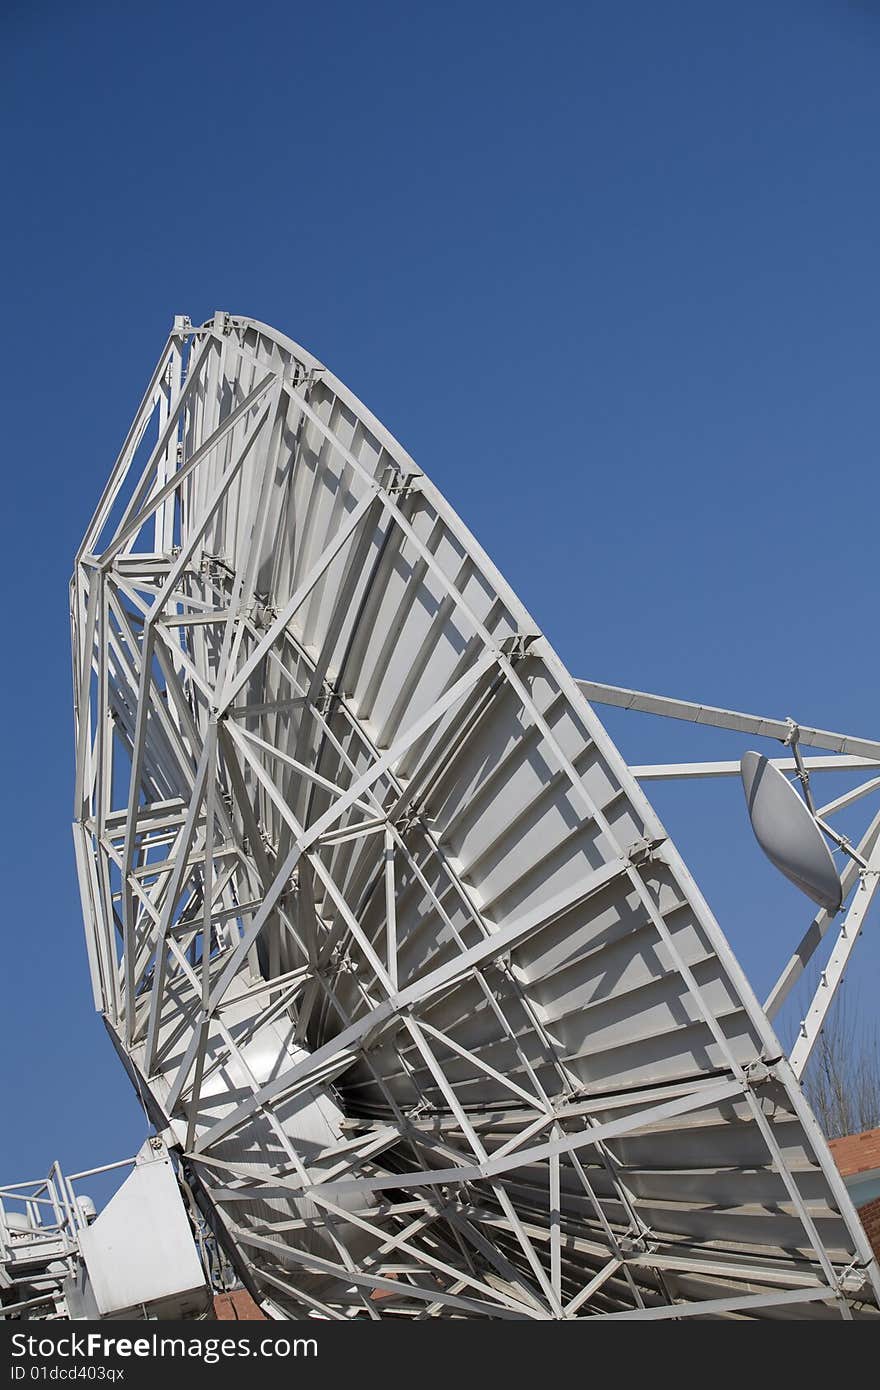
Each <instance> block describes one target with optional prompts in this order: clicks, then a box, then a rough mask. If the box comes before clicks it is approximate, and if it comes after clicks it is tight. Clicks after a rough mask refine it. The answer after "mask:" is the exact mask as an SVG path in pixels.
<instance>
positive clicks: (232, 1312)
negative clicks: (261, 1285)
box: [214, 1289, 266, 1322]
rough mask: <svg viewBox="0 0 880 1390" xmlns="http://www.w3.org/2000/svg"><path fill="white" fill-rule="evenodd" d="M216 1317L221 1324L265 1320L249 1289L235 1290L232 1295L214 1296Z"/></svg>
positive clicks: (221, 1294)
mask: <svg viewBox="0 0 880 1390" xmlns="http://www.w3.org/2000/svg"><path fill="white" fill-rule="evenodd" d="M214 1317H215V1318H218V1319H219V1320H220V1321H221V1322H257V1321H259V1320H265V1318H266V1314H265V1313H263V1312H261V1311H260V1309H259V1308H258V1307H257V1305H256V1303H255V1302H254V1300H253V1299H252V1298H251V1296H250V1294H249V1293H248V1291H247V1289H233V1291H232V1293H218V1294H215V1295H214Z"/></svg>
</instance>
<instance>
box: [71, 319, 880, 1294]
mask: <svg viewBox="0 0 880 1390" xmlns="http://www.w3.org/2000/svg"><path fill="white" fill-rule="evenodd" d="M456 447H463V444H462V442H461V441H459V442H458V443H457V445H456ZM72 620H73V634H74V671H75V705H76V729H77V781H76V812H75V815H76V825H75V838H76V847H77V863H78V871H79V879H80V885H81V894H82V903H83V911H84V916H85V923H86V938H87V943H88V951H89V961H90V966H91V974H92V980H93V985H94V995H95V1002H96V1005H97V1007H98V1009H99V1010H100V1011H101V1012H102V1013H103V1015H104V1017H105V1019H106V1023H107V1027H108V1030H109V1032H110V1034H111V1036H112V1038H113V1040H114V1042H115V1044H116V1046H117V1049H118V1051H119V1054H120V1056H121V1058H122V1060H123V1062H124V1064H125V1066H126V1068H127V1070H128V1072H129V1075H130V1077H131V1079H132V1081H133V1083H134V1084H135V1085H136V1086H137V1088H138V1090H139V1092H140V1093H141V1095H142V1096H143V1097H144V1099H145V1102H146V1104H147V1105H148V1107H149V1110H150V1114H151V1118H152V1119H153V1121H154V1122H155V1124H156V1125H157V1126H158V1127H159V1128H160V1129H161V1130H163V1131H168V1132H169V1133H168V1135H167V1137H168V1138H169V1140H170V1141H171V1142H172V1143H173V1144H174V1145H175V1146H176V1148H177V1150H178V1153H179V1156H180V1157H179V1162H180V1164H181V1165H182V1167H183V1169H184V1170H185V1172H186V1173H187V1175H188V1178H189V1181H190V1182H191V1184H192V1186H193V1188H194V1190H195V1191H196V1192H197V1194H198V1199H199V1201H200V1203H201V1204H202V1207H203V1209H204V1211H205V1212H206V1213H207V1214H208V1216H209V1217H210V1219H211V1220H212V1221H213V1222H214V1223H215V1225H216V1227H217V1229H218V1231H219V1232H220V1234H221V1235H222V1237H223V1239H224V1241H225V1243H226V1245H227V1247H228V1249H229V1250H230V1252H231V1254H232V1256H233V1258H234V1259H235V1260H236V1263H237V1266H238V1268H239V1270H240V1271H241V1273H242V1276H243V1278H244V1279H245V1280H246V1282H248V1284H249V1286H250V1287H251V1289H252V1290H253V1291H254V1292H255V1293H256V1294H257V1295H258V1296H259V1297H260V1298H262V1299H263V1300H264V1301H265V1302H267V1304H268V1305H269V1306H270V1308H271V1309H272V1310H273V1311H275V1312H277V1313H280V1314H281V1315H282V1316H293V1317H297V1316H302V1315H303V1314H304V1313H305V1312H307V1311H313V1312H318V1313H321V1314H324V1315H326V1316H329V1317H346V1318H348V1317H352V1316H361V1317H376V1316H383V1317H388V1316H398V1317H425V1316H454V1317H462V1316H463V1317H505V1318H551V1319H552V1318H572V1317H593V1316H617V1317H646V1316H649V1317H662V1316H673V1317H680V1316H687V1315H690V1314H694V1315H698V1316H699V1315H709V1316H718V1315H726V1316H739V1317H743V1316H746V1317H749V1316H753V1317H758V1316H770V1317H773V1316H776V1317H778V1316H795V1317H797V1316H823V1315H824V1316H830V1317H837V1316H843V1317H849V1316H852V1315H856V1316H859V1315H867V1316H870V1315H871V1313H872V1311H873V1312H874V1313H876V1305H877V1297H878V1293H880V1276H878V1270H877V1266H876V1264H875V1263H874V1262H873V1260H872V1256H871V1250H870V1247H869V1245H868V1243H867V1239H866V1237H865V1233H864V1231H863V1229H862V1227H861V1225H860V1222H859V1220H858V1217H857V1215H856V1213H855V1211H854V1209H853V1207H852V1205H851V1203H850V1201H849V1198H848V1197H847V1194H846V1191H845V1189H844V1187H843V1184H842V1182H841V1180H840V1178H839V1176H838V1174H837V1171H836V1168H835V1166H834V1163H833V1161H832V1159H831V1157H830V1154H829V1152H828V1148H827V1146H826V1143H825V1140H824V1139H823V1137H822V1134H821V1132H820V1130H819V1127H818V1125H817V1123H816V1121H815V1119H814V1117H813V1115H812V1113H811V1111H810V1109H809V1107H808V1105H807V1103H806V1101H805V1099H804V1096H803V1094H802V1092H801V1089H800V1086H799V1084H798V1082H797V1080H796V1078H795V1076H794V1073H793V1072H792V1069H791V1067H790V1065H789V1063H788V1061H787V1059H786V1058H785V1056H784V1054H783V1050H782V1048H781V1046H780V1044H779V1042H778V1041H777V1038H776V1036H775V1034H774V1031H773V1028H772V1026H771V1024H770V1022H769V1020H768V1018H767V1016H766V1014H765V1013H764V1012H763V1010H762V1008H761V1006H760V1005H759V1004H758V1002H757V1000H756V999H755V997H754V995H753V993H752V991H751V988H750V986H749V984H748V983H747V981H746V979H745V978H744V976H743V974H742V971H741V970H740V967H739V966H738V964H737V962H736V960H735V958H734V955H733V953H732V951H731V948H730V946H729V945H728V942H727V940H726V939H725V937H724V935H723V933H722V931H721V929H720V928H719V926H718V924H717V922H716V921H715V919H714V917H713V915H712V913H711V912H710V910H709V908H708V907H707V905H706V903H705V902H704V900H703V898H702V897H701V895H700V893H699V891H698V889H697V888H696V886H695V884H694V882H693V880H692V878H691V876H690V874H689V873H688V871H687V869H686V868H685V866H684V864H683V862H682V860H681V858H680V857H679V855H678V853H677V851H676V850H675V848H674V846H673V845H672V844H671V842H670V840H669V837H668V835H667V834H666V832H665V830H664V828H663V826H662V825H661V823H660V821H659V819H658V817H657V815H656V814H655V813H654V811H653V810H652V808H651V806H650V805H649V803H648V801H647V799H646V797H645V795H644V794H643V792H642V790H641V788H640V786H639V785H638V783H637V782H636V780H635V778H634V777H633V775H632V774H631V772H630V770H629V768H628V767H627V765H626V763H625V762H624V760H623V758H622V757H621V755H620V754H619V752H618V751H617V749H616V748H615V746H614V744H613V742H612V741H611V739H610V737H609V735H608V734H607V733H606V731H605V729H604V728H603V726H602V724H601V722H600V720H599V719H598V717H597V716H596V714H595V712H594V710H593V708H592V707H591V705H590V704H589V703H588V702H587V699H586V698H585V696H584V693H583V691H582V690H581V688H579V686H578V684H577V683H576V682H575V681H574V680H573V679H572V677H571V676H570V675H569V674H568V672H567V671H566V670H565V668H564V667H563V665H562V663H561V662H560V660H559V659H558V657H557V656H556V654H555V653H554V651H553V650H552V648H551V647H550V645H549V643H548V642H547V640H546V638H545V637H544V636H543V635H542V633H541V631H540V630H539V628H538V627H537V625H536V624H535V623H534V622H533V620H532V618H531V617H530V616H529V614H528V613H527V612H526V610H525V609H524V608H523V607H522V605H521V604H520V603H519V601H518V600H517V598H516V597H515V595H514V594H513V593H512V592H511V590H510V589H509V588H508V586H507V585H506V584H505V582H504V581H503V579H502V578H501V576H500V575H499V574H498V572H497V570H496V569H495V568H494V566H493V565H492V563H491V562H490V561H489V559H488V558H487V557H486V555H485V554H484V552H483V551H482V549H481V548H480V547H479V545H477V543H476V542H475V541H474V539H473V537H472V536H471V535H470V533H469V532H468V530H467V529H466V527H465V526H464V525H463V524H462V522H461V521H460V520H459V518H458V517H457V516H456V514H455V513H454V511H453V510H452V508H451V507H450V506H449V505H448V504H447V503H446V502H445V501H444V499H443V497H442V496H441V494H440V493H439V492H438V491H437V489H436V488H435V487H434V486H433V484H432V483H431V482H430V481H429V480H428V479H427V478H426V476H425V475H424V473H423V472H422V471H421V470H420V469H419V468H418V467H417V466H416V464H415V463H413V461H412V460H411V459H410V458H409V457H408V455H407V454H406V453H405V452H404V450H403V449H402V448H401V447H400V446H399V445H398V444H397V443H396V441H395V440H394V439H393V438H391V436H390V435H389V434H388V432H387V431H386V430H385V429H383V427H382V426H381V425H380V424H379V422H378V421H377V420H375V419H374V418H373V416H372V415H371V414H370V413H369V411H367V410H366V409H365V408H364V407H363V406H362V405H361V403H360V402H359V401H358V400H357V399H356V398H355V397H354V396H353V395H352V394H351V392H350V391H348V390H347V389H346V387H345V386H343V385H342V383H341V382H340V381H338V380H337V379H336V378H335V377H334V376H333V375H332V374H331V373H330V372H329V371H327V369H326V368H325V367H323V366H322V365H321V364H320V363H319V362H317V361H316V360H315V359H314V358H313V357H311V356H310V355H309V354H308V353H307V352H305V351H304V350H303V349H302V348H300V347H298V346H297V345H296V344H295V343H293V342H291V341H290V340H289V339H288V338H285V337H283V336H282V335H281V334H279V333H276V332H275V331H274V330H272V329H270V328H267V327H266V326H265V325H263V324H260V323H256V322H254V321H253V320H250V319H241V318H236V317H233V316H230V315H227V314H218V315H216V316H215V317H214V318H213V319H211V320H210V321H209V322H207V323H206V324H204V325H203V326H202V327H194V326H192V325H191V324H190V323H189V321H188V320H187V319H183V318H181V319H178V320H175V324H174V328H173V331H172V333H171V336H170V338H169V340H168V342H167V344H166V346H165V348H164V350H163V352H162V355H161V357H160V359H159V362H158V365H157V367H156V371H155V373H154V375H153V377H152V380H151V381H150V384H149V386H148V389H147V392H146V395H145V397H144V400H143V403H142V405H141V407H140V409H139V410H138V412H137V415H136V417H135V420H134V423H133V424H132V427H131V430H130V433H129V435H128V438H127V439H126V441H125V444H124V446H123V449H122V453H121V455H120V457H119V460H118V462H117V464H116V466H115V468H114V470H113V473H112V476H111V478H110V481H109V483H108V485H107V488H106V491H105V493H104V496H103V497H102V499H101V502H100V504H99V506H98V509H97V511H96V513H95V516H94V518H93V520H92V523H91V525H90V526H89V528H88V532H87V534H86V537H85V540H84V542H83V545H82V548H81V550H80V552H79V554H78V556H77V561H76V571H75V575H74V579H73V584H72Z"/></svg>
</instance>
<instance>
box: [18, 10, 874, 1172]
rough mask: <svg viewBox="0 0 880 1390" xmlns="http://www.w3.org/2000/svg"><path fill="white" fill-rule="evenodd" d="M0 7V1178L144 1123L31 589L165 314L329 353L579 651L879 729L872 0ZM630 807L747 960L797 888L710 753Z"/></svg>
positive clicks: (651, 751) (663, 677)
mask: <svg viewBox="0 0 880 1390" xmlns="http://www.w3.org/2000/svg"><path fill="white" fill-rule="evenodd" d="M0 39H2V43H0V47H2V50H3V55H4V56H3V60H2V61H3V67H4V71H3V76H2V83H0V107H2V130H3V146H4V149H3V186H4V192H5V194H6V198H5V203H6V208H5V215H4V217H3V221H2V230H0V236H2V241H3V269H4V282H5V293H4V301H5V310H6V312H5V319H4V331H3V334H2V339H3V341H2V352H3V355H4V363H3V377H2V380H3V384H4V387H5V394H6V400H5V408H4V420H3V445H4V449H3V453H4V458H3V467H4V475H5V479H6V499H5V500H6V505H5V508H4V515H5V524H4V559H5V573H6V576H7V592H6V595H5V602H4V605H3V609H4V622H5V650H6V654H7V661H6V669H5V673H4V679H3V682H2V687H0V689H2V702H3V707H2V714H3V801H2V835H0V844H2V853H3V859H4V865H3V890H4V891H3V931H4V935H5V968H4V971H3V975H2V1010H0V1028H2V1033H0V1114H2V1115H3V1117H4V1121H5V1123H4V1124H3V1126H2V1133H0V1181H9V1180H14V1179H18V1178H24V1177H28V1176H31V1175H34V1176H35V1175H37V1174H38V1173H41V1172H43V1171H44V1170H45V1169H46V1168H47V1166H48V1164H49V1162H50V1161H51V1159H53V1158H54V1157H55V1156H56V1155H58V1156H60V1157H61V1159H62V1161H63V1162H64V1164H65V1165H66V1166H68V1167H69V1168H71V1169H73V1168H75V1167H78V1166H86V1165H87V1164H91V1163H98V1162H103V1161H107V1160H110V1159H112V1158H116V1157H120V1156H124V1155H126V1154H128V1153H130V1152H133V1151H134V1149H135V1148H136V1147H137V1145H138V1144H139V1142H140V1140H141V1139H142V1137H143V1135H144V1132H145V1127H144V1122H143V1119H142V1117H141V1115H140V1112H139V1109H138V1107H137V1105H136V1103H135V1101H134V1099H133V1097H132V1095H131V1094H130V1090H129V1085H128V1082H127V1080H126V1078H125V1076H124V1074H123V1072H122V1069H121V1068H120V1066H119V1064H118V1063H117V1061H116V1059H115V1056H114V1054H113V1052H112V1049H111V1047H110V1045H109V1043H108V1042H107V1040H106V1039H105V1037H104V1034H103V1030H102V1028H101V1025H100V1023H99V1021H98V1020H97V1019H96V1018H95V1016H94V1015H93V1013H92V1010H91V997H90V991H89V987H88V982H87V971H86V963H85V951H84V946H83V941H82V930H81V925H80V911H79V902H78V896H77V891H76V884H75V875H74V866H73V856H72V850H71V836H70V829H69V822H70V817H71V803H72V734H71V714H70V691H69V686H70V677H69V671H70V666H69V636H68V619H67V580H68V577H69V574H70V570H71V564H72V558H73V554H74V550H75V547H76V544H77V542H78V540H79V539H80V536H81V533H82V531H83V529H84V526H85V524H86V521H87V519H88V517H89V515H90V513H91V510H92V507H93V504H94V502H95V499H96V497H97V495H98V492H99V489H100V487H101V485H102V484H103V481H104V479H105V477H106V474H107V472H108V470H109V468H110V466H111V463H112V460H113V458H114V456H115V454H116V451H117V449H118V447H119V444H120V442H121V440H122V437H123V435H124V432H125V429H126V426H127V424H128V422H129V419H130V417H131V414H132V413H133V411H134V409H135V406H136V405H137V402H138V400H139V398H140V395H141V392H142V390H143V387H144V386H145V384H146V378H147V375H148V373H149V371H150V369H151V367H152V365H153V362H154V360H155V357H156V355H157V353H158V351H159V349H160V347H161V344H162V342H163V341H164V336H165V334H166V332H167V329H168V326H169V324H170V321H171V318H172V316H173V314H175V313H188V314H190V315H191V316H192V317H193V319H202V318H204V317H207V316H208V315H209V314H210V313H212V312H213V310H214V309H215V308H224V309H229V310H231V311H233V312H235V313H240V314H246V315H252V316H254V317H257V318H261V319H264V320H266V321H268V322H270V323H272V324H273V325H275V326H277V327H278V328H279V329H281V330H283V331H285V332H287V333H289V334H290V335H291V336H293V337H294V338H296V339H297V340H298V341H300V342H302V343H303V344H305V345H306V346H307V347H309V348H310V349H311V350H312V351H313V352H315V353H316V354H317V355H318V356H319V357H321V358H322V359H323V360H324V361H326V362H327V363H328V365H329V366H330V367H331V368H332V370H334V371H335V372H336V373H337V374H338V375H339V376H341V377H342V379H343V380H344V381H346V382H347V383H348V384H349V385H350V386H351V388H352V389H353V390H354V391H355V392H356V393H357V394H358V395H359V396H360V397H361V398H362V399H363V400H364V401H366V402H367V403H368V405H369V406H370V407H371V409H372V410H373V411H374V412H375V413H376V414H377V415H378V416H379V417H380V418H381V419H382V420H383V421H384V422H385V423H386V424H387V425H388V426H389V428H390V429H391V430H392V431H393V432H394V433H395V434H396V435H397V436H398V437H399V438H400V440H401V441H402V442H403V444H404V445H405V446H406V447H407V448H408V449H409V450H410V451H411V452H412V453H413V454H414V456H415V457H416V458H417V459H418V461H419V462H420V464H421V465H422V466H423V467H424V468H425V469H426V470H427V471H428V473H429V474H430V475H431V476H432V477H433V478H434V480H435V481H436V482H437V483H438V485H439V486H440V487H441V488H442V489H443V490H444V491H445V493H446V494H447V496H448V497H449V498H450V500H451V501H452V502H453V504H454V505H455V506H456V507H457V509H458V510H459V511H460V513H461V515H462V516H463V517H464V518H465V520H466V521H467V522H468V524H469V525H470V526H471V528H472V529H473V530H474V532H475V533H476V535H477V537H478V538H479V539H480V540H481V541H482V543H483V544H484V545H485V546H486V548H487V549H488V551H489V552H490V554H491V555H492V556H493V558H494V559H495V560H496V562H497V563H498V565H499V566H500V568H501V569H502V571H503V572H504V573H505V574H506V576H507V578H508V579H509V580H510V581H511V582H512V584H513V585H514V587H515V588H516V589H517V590H518V592H519V593H520V596H521V597H522V599H523V600H524V602H525V603H526V605H527V606H528V607H529V608H530V610H531V611H532V613H533V614H534V616H535V617H536V619H537V620H538V622H539V623H540V624H541V625H542V626H543V628H544V629H545V630H546V631H547V633H548V635H549V636H550V638H551V640H552V641H553V642H554V643H555V644H556V646H557V648H558V650H559V651H560V653H561V655H562V656H563V658H564V659H565V660H566V662H567V663H568V665H569V666H570V668H571V669H572V671H573V672H574V673H575V674H576V675H584V676H593V677H595V678H598V679H605V680H609V681H612V682H615V683H618V684H624V685H636V686H640V687H643V688H647V689H655V690H659V691H662V692H668V693H670V694H680V695H683V696H693V697H695V698H700V699H702V700H703V701H706V702H714V703H719V704H727V705H731V706H734V707H740V708H745V709H751V710H756V711H759V712H766V713H768V714H779V715H784V714H788V713H791V714H794V715H796V716H798V717H799V718H801V719H802V720H803V721H805V722H812V723H815V724H819V725H822V726H825V727H829V728H838V727H839V728H845V729H851V730H853V731H857V732H864V733H866V734H871V733H873V734H875V735H876V734H877V733H880V720H878V717H877V716H878V710H877V687H878V669H880V662H878V656H877V649H876V639H875V618H874V613H875V604H876V586H877V544H876V537H877V521H878V507H877V490H878V489H877V452H878V447H877V440H878V391H877V377H878V348H877V342H878V325H880V312H878V311H880V279H878V246H880V168H878V164H880V159H878V150H880V141H878V137H880V5H878V4H874V3H867V0H864V3H844V0H836V2H835V0H787V2H786V0H775V2H774V3H762V2H759V0H739V3H736V4H734V3H727V4H722V3H716V4H706V3H705V0H667V3H663V4H657V3H654V0H642V2H641V3H637V2H636V0H631V2H630V3H621V0H604V2H603V3H588V2H586V0H581V3H571V4H566V3H558V2H554V0H548V2H547V3H544V4H542V5H535V4H520V3H503V4H502V3H476V2H475V0H471V3H468V4H462V3H459V2H458V0H447V3H444V4H442V5H439V4H438V5H415V4H403V3H396V4H388V3H381V0H374V2H373V3H370V4H353V3H352V4H346V3H332V0H331V2H330V3H325V4H321V5H315V4H310V5H305V4H293V3H290V0H285V2H284V3H254V4H251V5H248V6H242V5H239V4H236V5H232V4H229V3H226V0H213V3H210V4H208V3H205V2H204V0H191V3H188V4H181V3H177V4H173V5H172V4H167V3H163V2H162V0H159V3H153V4H150V5H141V6H132V5H119V4H114V5H110V4H106V5H105V4H96V3H88V0H79V2H78V3H63V2H62V0H50V2H49V3H44V4H42V5H37V4H23V3H13V2H12V0H7V3H6V4H5V5H4V6H3V17H2V19H0ZM609 724H610V726H611V727H612V730H613V731H614V732H615V734H617V735H618V736H619V737H621V739H622V740H623V743H624V749H625V751H626V752H627V754H628V755H629V756H630V757H631V758H632V759H633V760H634V761H638V760H657V759H659V758H662V757H663V756H665V755H667V754H669V755H672V756H675V757H681V758H688V757H702V756H719V757H724V756H729V757H735V756H738V755H739V752H740V751H741V750H742V744H741V742H740V741H739V740H737V739H733V740H730V739H729V738H728V739H726V740H725V736H723V735H719V736H717V737H710V736H708V735H706V734H705V732H704V731H699V730H698V731H695V732H692V731H689V730H687V729H685V728H683V727H676V728H675V729H673V730H669V731H666V730H664V728H663V726H662V725H659V724H658V723H657V721H653V720H652V721H648V720H645V719H640V720H637V721H636V722H630V723H623V722H622V720H621V718H620V717H619V716H617V717H615V718H613V719H609ZM728 750H729V751H728ZM829 785H834V784H829ZM830 794H832V793H831V792H829V795H830ZM657 800H658V805H659V807H660V809H661V811H662V812H663V813H664V814H665V815H667V818H668V821H669V824H670V826H671V828H672V829H673V831H674V833H675V834H676V836H677V838H678V840H679V842H680V844H681V847H682V849H683V850H684V852H685V855H686V857H687V858H688V859H689V861H690V862H691V864H692V866H693V868H694V869H695V872H696V873H697V876H698V878H699V880H700V882H701V883H702V885H703V887H704V889H705V891H706V892H707V894H708V896H709V899H710V902H711V903H712V905H713V907H714V908H715V910H716V912H717V913H718V915H719V917H720V919H721V921H722V925H723V926H724V927H725V930H726V931H727V932H728V934H729V936H730V938H731V940H732V941H733V943H734V946H735V948H736V950H737V951H738V953H739V954H740V957H741V959H742V961H743V963H744V965H745V966H746V969H747V971H748V973H749V974H750V976H751V977H752V979H753V980H754V982H755V984H756V987H757V988H758V989H759V991H763V990H765V989H766V988H767V987H768V986H769V984H770V983H771V982H772V980H773V979H774V977H775V973H776V971H777V970H778V968H779V967H780V965H781V964H782V961H783V959H784V958H785V957H786V955H787V954H788V951H789V950H790V949H791V947H792V945H793V944H794V942H795V941H796V939H797V938H798V936H799V935H800V933H801V931H802V930H803V928H804V927H805V925H806V922H807V921H808V919H809V905H808V904H807V903H806V900H805V899H802V898H801V897H800V896H799V895H798V894H797V892H796V891H795V890H794V889H793V888H791V887H789V885H787V884H786V883H784V882H783V881H782V880H781V879H779V877H778V876H777V875H775V874H774V871H773V870H772V869H771V868H770V867H769V866H767V865H766V864H765V862H764V861H763V860H762V859H761V858H760V855H759V853H758V851H757V849H756V848H755V847H754V846H753V844H752V842H751V841H750V839H749V836H748V831H747V830H746V829H745V828H744V815H743V806H742V796H741V792H740V790H739V787H738V785H737V784H735V783H733V782H728V783H723V784H712V785H709V784H701V785H700V787H699V788H698V789H697V790H693V789H691V790H689V791H688V792H687V795H686V796H683V795H682V794H681V793H680V791H678V790H676V791H675V792H674V793H669V794H667V795H666V796H664V797H661V798H657ZM871 927H872V930H871V931H870V932H868V933H866V939H865V941H864V942H863V943H862V950H861V963H860V966H859V979H860V988H861V991H862V997H863V999H865V1000H867V1001H868V1004H869V1005H870V1004H871V1002H872V1001H873V1000H874V999H876V997H877V994H878V985H880V949H878V945H877V937H878V935H880V931H878V925H877V923H876V922H872V923H871ZM869 938H870V939H869Z"/></svg>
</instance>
